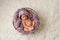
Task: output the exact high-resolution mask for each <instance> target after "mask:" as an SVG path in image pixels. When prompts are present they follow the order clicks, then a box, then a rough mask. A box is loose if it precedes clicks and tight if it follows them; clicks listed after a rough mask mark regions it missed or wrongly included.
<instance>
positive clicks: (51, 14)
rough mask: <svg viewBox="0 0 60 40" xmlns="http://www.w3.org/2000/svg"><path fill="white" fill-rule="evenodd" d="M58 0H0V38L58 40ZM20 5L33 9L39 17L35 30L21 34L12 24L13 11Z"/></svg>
mask: <svg viewBox="0 0 60 40" xmlns="http://www.w3.org/2000/svg"><path fill="white" fill-rule="evenodd" d="M59 4H60V3H59V0H0V40H60V5H59ZM22 7H29V8H32V9H34V10H35V11H36V12H37V13H38V15H39V18H40V22H41V23H40V26H39V29H38V30H37V32H35V33H34V34H30V35H22V34H21V33H19V32H18V31H16V30H15V29H14V27H13V25H12V18H13V15H14V13H15V11H16V10H17V9H19V8H22Z"/></svg>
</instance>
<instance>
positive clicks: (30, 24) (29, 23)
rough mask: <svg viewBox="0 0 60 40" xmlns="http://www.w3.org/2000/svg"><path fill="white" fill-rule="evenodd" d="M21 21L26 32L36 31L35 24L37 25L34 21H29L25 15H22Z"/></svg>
mask: <svg viewBox="0 0 60 40" xmlns="http://www.w3.org/2000/svg"><path fill="white" fill-rule="evenodd" d="M21 19H22V24H23V26H24V31H25V32H29V31H31V30H33V29H34V24H35V22H34V20H30V19H28V18H27V16H26V15H25V14H23V15H22V17H21Z"/></svg>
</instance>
